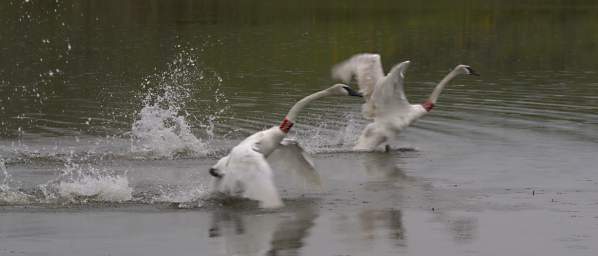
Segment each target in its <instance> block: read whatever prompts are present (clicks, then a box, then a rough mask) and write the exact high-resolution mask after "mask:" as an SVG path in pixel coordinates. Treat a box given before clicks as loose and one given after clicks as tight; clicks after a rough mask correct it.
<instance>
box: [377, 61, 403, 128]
mask: <svg viewBox="0 0 598 256" xmlns="http://www.w3.org/2000/svg"><path fill="white" fill-rule="evenodd" d="M408 65H409V61H405V62H401V63H399V64H397V65H395V66H394V67H393V68H392V69H391V70H390V72H389V73H388V75H387V76H386V77H384V78H383V80H381V81H380V82H379V83H378V85H377V87H376V89H375V91H374V93H373V95H372V102H373V104H374V109H375V115H376V117H380V116H382V115H384V114H385V113H391V112H396V111H399V112H401V110H407V109H409V101H408V100H407V97H406V96H405V91H404V83H405V81H404V80H405V74H404V72H405V70H406V68H407V67H408Z"/></svg>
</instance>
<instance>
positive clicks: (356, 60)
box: [332, 53, 384, 101]
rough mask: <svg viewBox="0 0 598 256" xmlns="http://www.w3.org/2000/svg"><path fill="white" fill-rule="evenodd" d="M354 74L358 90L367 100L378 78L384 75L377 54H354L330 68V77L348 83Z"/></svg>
mask: <svg viewBox="0 0 598 256" xmlns="http://www.w3.org/2000/svg"><path fill="white" fill-rule="evenodd" d="M353 76H355V78H356V80H357V85H358V86H359V91H360V92H361V93H362V94H363V98H364V99H365V100H366V101H369V99H370V96H371V95H372V93H373V92H374V87H375V86H376V83H377V82H378V80H380V79H381V78H382V77H384V71H383V70H382V63H381V61H380V55H379V54H372V53H362V54H357V55H354V56H353V57H351V58H349V59H348V60H345V61H343V62H341V63H339V64H337V65H335V66H334V67H333V68H332V77H333V78H334V79H339V80H341V81H343V82H345V83H349V82H350V81H351V78H352V77H353Z"/></svg>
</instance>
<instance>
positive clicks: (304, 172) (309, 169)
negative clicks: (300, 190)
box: [268, 139, 321, 187]
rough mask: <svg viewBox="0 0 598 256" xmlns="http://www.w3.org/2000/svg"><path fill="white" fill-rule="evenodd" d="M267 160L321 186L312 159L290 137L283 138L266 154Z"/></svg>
mask: <svg viewBox="0 0 598 256" xmlns="http://www.w3.org/2000/svg"><path fill="white" fill-rule="evenodd" d="M268 161H270V162H271V163H272V164H276V165H277V166H280V168H282V169H284V171H288V172H291V173H293V174H295V175H297V176H299V177H301V178H303V179H304V180H305V181H307V182H308V183H310V184H313V185H316V186H317V187H320V186H321V181H320V175H319V174H318V172H317V171H316V169H315V168H314V164H313V161H312V160H311V159H310V157H309V156H308V154H307V153H306V152H305V151H304V150H303V148H302V147H301V146H300V145H299V143H297V141H295V140H292V139H284V140H283V141H282V142H281V143H280V146H278V147H277V148H276V150H274V152H272V154H270V156H268Z"/></svg>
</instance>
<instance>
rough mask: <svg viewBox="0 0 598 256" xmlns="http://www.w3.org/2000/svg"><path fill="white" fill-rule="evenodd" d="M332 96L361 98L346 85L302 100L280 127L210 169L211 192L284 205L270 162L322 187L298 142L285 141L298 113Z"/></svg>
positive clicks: (246, 143) (244, 143) (259, 135)
mask: <svg viewBox="0 0 598 256" xmlns="http://www.w3.org/2000/svg"><path fill="white" fill-rule="evenodd" d="M333 95H338V96H341V95H346V96H361V94H359V93H357V92H355V91H353V90H352V89H351V88H350V87H349V86H347V85H344V84H336V85H333V86H332V87H330V88H328V89H325V90H322V91H319V92H316V93H314V94H311V95H309V96H307V97H305V98H303V99H301V100H300V101H299V102H297V103H296V104H295V105H294V106H293V107H292V108H291V110H290V111H289V113H288V114H287V116H286V117H285V119H284V120H283V122H282V123H281V125H280V126H275V127H272V128H270V129H267V130H264V131H260V132H257V133H255V134H253V135H251V136H249V137H247V138H246V139H245V140H243V141H242V142H241V143H239V145H237V146H235V147H234V148H233V149H232V150H231V152H230V153H229V154H228V155H227V156H225V157H223V158H221V159H220V160H219V161H218V162H217V163H216V164H215V165H214V166H212V168H210V174H211V175H212V176H214V177H215V179H214V181H213V184H212V190H214V191H218V192H222V193H225V194H228V195H232V196H240V197H244V198H248V199H253V200H257V201H259V202H260V207H264V208H277V207H281V206H283V203H282V200H281V199H280V196H279V194H278V192H277V190H276V187H275V185H274V181H273V179H272V169H271V168H270V165H269V163H268V161H279V162H283V163H284V169H286V171H290V172H293V173H295V174H298V175H299V176H301V177H303V178H304V179H305V180H306V181H308V182H310V183H312V184H315V185H318V186H319V185H320V177H319V175H318V173H317V172H316V170H315V168H314V166H313V163H312V161H311V160H310V159H309V158H308V156H307V155H306V154H305V152H304V151H303V149H302V148H301V147H300V146H299V145H298V144H297V143H296V142H294V141H292V140H288V139H287V140H283V139H284V138H285V137H286V135H287V132H288V131H289V129H290V128H291V127H292V126H293V123H294V122H295V118H296V116H297V114H298V113H299V112H300V111H301V110H302V109H303V108H304V107H305V106H306V105H307V104H308V103H309V102H311V101H313V100H316V99H318V98H321V97H325V96H333Z"/></svg>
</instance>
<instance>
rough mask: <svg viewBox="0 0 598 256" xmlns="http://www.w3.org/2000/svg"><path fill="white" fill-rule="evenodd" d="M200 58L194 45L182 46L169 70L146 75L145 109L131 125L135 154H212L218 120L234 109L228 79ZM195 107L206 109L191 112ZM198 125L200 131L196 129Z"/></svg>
mask: <svg viewBox="0 0 598 256" xmlns="http://www.w3.org/2000/svg"><path fill="white" fill-rule="evenodd" d="M194 56H195V55H194V53H193V49H191V50H182V51H181V52H180V53H179V54H178V55H177V56H176V58H175V60H174V61H173V62H171V63H169V64H168V65H167V69H166V71H164V72H162V73H159V74H155V75H152V76H149V77H147V78H145V79H144V81H143V84H142V87H143V89H146V92H145V95H144V96H143V102H142V103H143V107H142V108H141V110H140V111H139V112H138V113H137V116H138V119H137V120H136V121H135V122H134V123H133V125H132V128H131V133H132V135H133V144H132V147H131V149H132V151H133V152H135V153H142V154H145V155H151V156H154V157H167V158H175V157H178V156H205V155H207V154H208V153H209V150H208V148H209V147H208V146H209V144H210V141H212V140H213V138H214V127H215V123H216V122H217V120H218V119H219V118H220V117H221V116H223V115H224V114H225V112H226V111H227V110H228V106H227V102H228V100H227V99H226V97H225V96H224V94H223V93H222V91H221V90H220V85H221V82H222V78H221V77H220V76H219V75H218V73H216V72H215V71H212V70H210V69H209V68H207V67H204V65H201V64H200V62H199V61H197V60H196V58H195V57H194ZM202 98H203V99H206V98H207V99H210V100H214V101H213V102H206V101H205V100H204V101H201V99H202ZM191 108H194V109H200V111H199V113H194V114H191V113H190V112H189V109H191ZM190 122H193V123H190ZM192 124H193V126H195V127H198V128H199V129H197V130H195V131H194V130H193V129H192V128H193V126H192ZM194 132H197V133H199V135H203V139H202V136H199V137H198V136H196V135H195V133H194Z"/></svg>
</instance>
